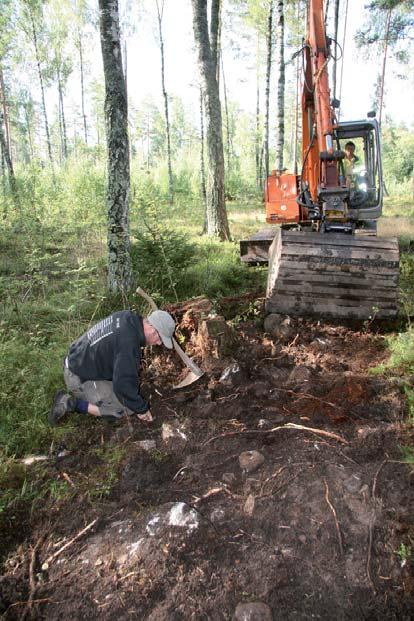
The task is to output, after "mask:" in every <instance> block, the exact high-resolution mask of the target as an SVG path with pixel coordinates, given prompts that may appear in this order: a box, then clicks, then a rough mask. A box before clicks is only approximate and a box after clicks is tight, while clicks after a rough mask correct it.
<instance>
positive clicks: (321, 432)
mask: <svg viewBox="0 0 414 621" xmlns="http://www.w3.org/2000/svg"><path fill="white" fill-rule="evenodd" d="M280 429H296V430H299V431H309V432H310V433H315V434H316V435H321V436H325V437H327V438H332V439H333V440H336V441H337V442H341V443H342V444H349V442H348V441H347V440H345V438H343V437H342V436H339V435H338V434H336V433H332V432H331V431H324V430H323V429H315V428H313V427H305V426H304V425H296V424H295V423H286V425H280V426H279V427H273V429H268V430H258V429H246V430H244V431H228V432H226V433H221V434H220V435H218V436H213V437H212V438H209V439H208V440H206V441H205V442H204V444H203V446H206V445H207V444H210V442H214V440H218V439H220V438H229V437H231V436H240V435H253V436H255V435H268V434H269V433H274V432H275V431H279V430H280Z"/></svg>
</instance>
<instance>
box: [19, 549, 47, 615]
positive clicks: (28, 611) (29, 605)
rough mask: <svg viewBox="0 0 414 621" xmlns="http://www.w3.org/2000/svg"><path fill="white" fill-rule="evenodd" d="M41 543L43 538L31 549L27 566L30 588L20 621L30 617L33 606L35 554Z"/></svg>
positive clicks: (35, 586) (35, 587)
mask: <svg viewBox="0 0 414 621" xmlns="http://www.w3.org/2000/svg"><path fill="white" fill-rule="evenodd" d="M42 541H43V537H41V538H40V539H38V541H37V542H36V543H35V545H34V546H33V549H32V556H31V559H30V565H29V588H30V591H29V599H28V601H27V607H26V610H25V611H24V613H23V615H22V621H24V620H25V619H26V617H27V616H31V614H32V606H33V602H34V597H35V593H36V589H37V585H36V580H35V567H36V554H37V550H38V549H39V546H40V544H41V542H42Z"/></svg>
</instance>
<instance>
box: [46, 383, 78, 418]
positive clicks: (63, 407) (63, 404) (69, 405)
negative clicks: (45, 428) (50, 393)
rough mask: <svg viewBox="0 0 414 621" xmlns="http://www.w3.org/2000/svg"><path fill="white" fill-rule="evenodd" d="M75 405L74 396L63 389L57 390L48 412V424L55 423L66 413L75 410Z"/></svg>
mask: <svg viewBox="0 0 414 621" xmlns="http://www.w3.org/2000/svg"><path fill="white" fill-rule="evenodd" d="M75 406H76V399H75V398H74V397H71V396H70V395H68V394H67V393H65V391H64V390H58V391H57V393H56V395H55V400H54V401H53V406H52V409H51V410H50V414H49V423H50V425H52V426H55V425H57V424H58V423H60V421H61V420H62V419H63V418H64V417H65V416H66V415H67V414H72V413H73V412H75Z"/></svg>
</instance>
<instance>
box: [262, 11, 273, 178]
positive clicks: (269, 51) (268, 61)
mask: <svg viewBox="0 0 414 621" xmlns="http://www.w3.org/2000/svg"><path fill="white" fill-rule="evenodd" d="M272 34H273V0H269V15H268V18H267V58H266V93H265V126H264V165H265V170H264V173H265V174H264V186H265V188H266V187H267V183H266V180H267V178H268V176H269V102H270V74H271V70H272V48H273V45H272Z"/></svg>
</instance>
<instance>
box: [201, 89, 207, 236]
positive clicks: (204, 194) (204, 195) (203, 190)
mask: <svg viewBox="0 0 414 621" xmlns="http://www.w3.org/2000/svg"><path fill="white" fill-rule="evenodd" d="M200 180H201V196H202V199H203V211H204V223H203V230H202V232H201V234H202V235H204V234H205V233H207V191H206V166H205V161H204V109H203V92H202V89H201V86H200Z"/></svg>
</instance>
